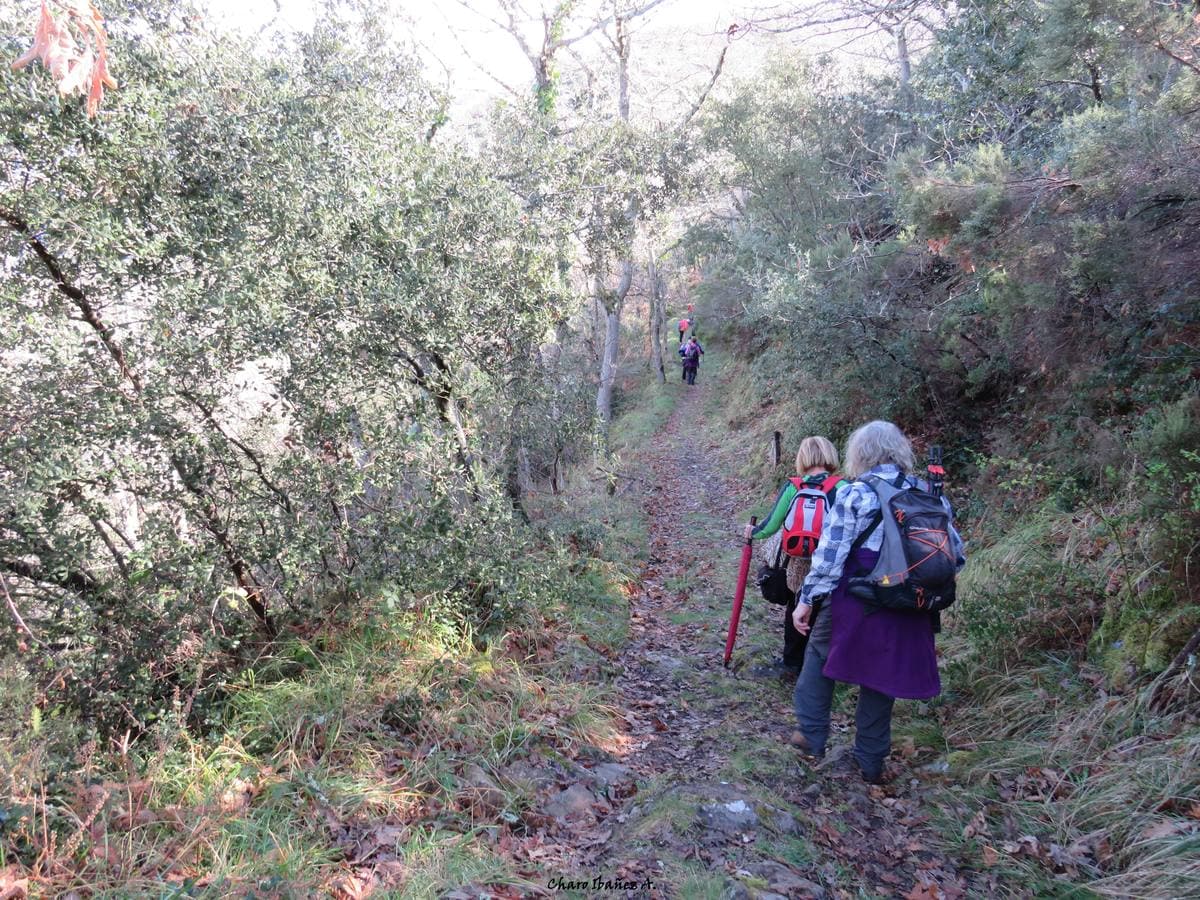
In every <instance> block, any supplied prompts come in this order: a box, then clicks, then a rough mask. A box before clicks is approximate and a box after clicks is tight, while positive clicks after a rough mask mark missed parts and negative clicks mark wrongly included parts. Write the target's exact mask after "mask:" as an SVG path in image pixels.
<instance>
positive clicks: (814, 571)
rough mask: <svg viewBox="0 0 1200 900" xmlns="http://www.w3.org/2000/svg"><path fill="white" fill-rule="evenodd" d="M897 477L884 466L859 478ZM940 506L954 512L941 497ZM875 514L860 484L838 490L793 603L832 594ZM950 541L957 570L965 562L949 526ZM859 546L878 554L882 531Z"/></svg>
mask: <svg viewBox="0 0 1200 900" xmlns="http://www.w3.org/2000/svg"><path fill="white" fill-rule="evenodd" d="M899 474H900V467H899V466H896V465H893V464H892V463H884V464H883V465H882V466H876V467H875V468H873V469H871V470H870V471H869V472H866V473H865V474H864V476H863V477H866V475H878V476H879V477H880V478H886V479H887V480H888V481H893V480H895V478H896V476H897V475H899ZM909 483H910V484H914V483H915V484H921V485H922V486H924V482H921V481H919V480H918V479H915V478H913V477H912V476H909ZM942 503H943V505H945V507H946V509H947V510H948V511H949V512H950V515H951V516H953V515H954V511H953V510H952V509H950V501H949V500H947V499H946V498H945V497H943V498H942ZM878 511H879V495H878V494H876V493H875V492H874V491H873V490H871V488H870V486H869V485H867V484H865V483H864V482H862V481H861V480H859V481H852V482H850V483H849V484H845V485H842V487H840V488H838V492H837V496H835V497H834V499H833V506H832V507H831V508H830V510H829V512H828V513H827V514H826V516H825V522H824V524H823V525H822V527H821V542H820V543H819V544H818V545H817V550H816V552H815V553H814V554H813V560H812V568H811V569H810V570H809V572H808V577H807V578H805V579H804V585H803V586H802V587H801V588H800V596H798V597H797V598H796V602H797V603H803V604H804V605H805V606H810V605H811V604H812V598H813V597H820V596H821V595H822V594H831V593H833V589H834V588H836V587H837V583H838V581H839V580H841V577H842V569H843V567H844V566H845V565H846V559H847V558H848V557H849V556H850V546H851V545H852V544H853V543H854V540H855V538H857V537H858V536H859V535H860V534H862V532H863V531H865V530H866V529H867V528H869V527H870V525H871V519H872V518H873V517H874V515H875V513H877V512H878ZM950 541H951V545H952V546H953V547H954V556H955V559H956V560H957V562H958V568H960V569H961V568H962V567H963V565H964V564H965V563H966V561H967V560H966V556H965V555H964V551H963V540H962V537H960V536H959V533H958V529H956V528H955V527H954V526H953V525H951V526H950ZM862 546H863V549H864V550H878V549H879V548H880V547H882V546H883V529H882V528H876V529H875V532H874V533H873V534H872V535H871V536H870V537H869V538H867V540H866V541H865V542H864V543H863V545H862Z"/></svg>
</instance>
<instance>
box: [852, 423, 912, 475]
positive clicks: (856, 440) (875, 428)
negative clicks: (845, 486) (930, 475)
mask: <svg viewBox="0 0 1200 900" xmlns="http://www.w3.org/2000/svg"><path fill="white" fill-rule="evenodd" d="M884 463H895V464H896V465H897V466H899V467H900V471H902V472H906V473H907V472H912V470H913V468H914V467H915V466H916V461H915V460H914V459H913V449H912V444H911V443H909V440H908V438H906V437H905V436H904V432H902V431H901V430H900V429H899V428H897V427H896V426H895V425H893V424H892V423H891V422H884V421H882V420H879V419H876V420H875V421H874V422H868V423H867V424H866V425H864V426H862V428H859V429H858V430H857V431H856V432H854V434H852V435H850V440H848V441H846V475H847V476H849V477H850V478H860V477H862V475H863V474H864V473H865V472H868V471H870V470H871V469H873V468H875V467H876V466H879V465H883V464H884Z"/></svg>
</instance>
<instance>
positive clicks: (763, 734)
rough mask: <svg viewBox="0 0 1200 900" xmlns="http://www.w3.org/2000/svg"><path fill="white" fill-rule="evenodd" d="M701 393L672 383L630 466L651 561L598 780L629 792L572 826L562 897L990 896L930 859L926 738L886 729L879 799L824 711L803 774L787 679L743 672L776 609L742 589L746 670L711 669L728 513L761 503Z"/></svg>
mask: <svg viewBox="0 0 1200 900" xmlns="http://www.w3.org/2000/svg"><path fill="white" fill-rule="evenodd" d="M713 389H714V388H713V386H712V384H711V383H709V384H705V383H703V382H702V383H701V384H698V385H697V386H695V387H694V388H692V389H690V390H684V392H683V394H682V397H681V399H680V401H679V402H678V403H677V405H676V407H675V410H674V412H673V414H672V415H671V417H670V420H669V421H668V422H667V423H666V424H665V426H664V427H663V428H662V429H661V430H660V431H659V433H658V434H657V436H656V437H655V438H654V439H653V440H652V442H651V443H650V445H649V446H648V447H647V448H645V450H643V451H642V453H641V454H640V457H639V459H638V460H637V463H638V464H639V465H640V467H641V469H642V471H644V472H645V480H644V483H643V484H642V485H641V486H639V487H638V489H639V490H645V491H647V493H646V497H645V501H644V504H645V510H646V513H647V516H648V521H649V534H650V558H649V560H648V562H647V564H646V566H645V569H644V571H643V572H642V576H641V581H640V589H639V591H638V592H637V594H636V596H634V597H633V599H632V612H631V617H632V622H631V638H630V641H629V642H628V644H627V646H626V647H625V649H624V650H623V652H622V654H621V657H620V659H619V660H618V661H617V662H618V665H619V668H620V674H619V676H618V678H617V687H618V690H619V698H620V700H619V702H620V712H621V715H622V717H623V720H624V723H625V726H626V733H625V735H624V738H625V741H626V744H625V748H624V752H623V753H622V754H620V755H618V756H616V757H615V759H613V760H612V762H613V763H616V768H615V770H614V771H616V773H617V776H616V778H610V779H609V780H610V781H615V782H620V781H621V777H620V775H621V768H622V767H626V768H627V769H628V770H631V772H630V773H629V774H630V781H631V782H632V781H635V782H636V785H637V787H634V785H633V784H632V783H626V784H624V785H623V786H622V785H620V784H618V785H616V789H615V790H608V791H607V800H606V801H605V802H604V803H603V804H602V812H601V814H600V816H599V820H598V821H596V822H595V826H594V827H593V828H587V829H582V828H581V829H579V830H578V831H576V832H574V833H575V834H576V835H577V836H578V837H577V839H576V845H575V846H574V847H573V848H572V850H571V852H569V853H568V854H567V856H566V858H565V859H560V863H561V864H562V868H563V870H564V871H565V872H566V873H567V874H568V875H569V878H568V879H567V880H568V881H574V884H573V885H560V886H559V887H563V886H567V887H575V888H577V889H578V890H577V893H580V894H582V895H595V894H598V893H609V895H613V894H612V888H617V889H618V890H617V891H616V894H615V895H618V896H620V895H627V896H639V897H681V898H691V897H710V896H711V897H745V898H751V897H760V898H767V900H775V898H779V897H814V896H818V897H819V896H830V897H855V896H862V895H864V894H865V895H869V896H903V897H908V898H913V900H917V898H939V897H958V896H963V895H964V894H966V893H968V892H969V893H970V894H972V895H978V894H980V893H983V894H988V893H993V891H994V889H995V888H996V885H994V884H988V883H987V882H986V881H984V880H980V879H981V876H978V875H977V874H974V873H970V874H963V873H960V872H958V871H957V870H956V868H955V866H954V865H953V864H952V863H951V862H950V861H949V860H947V859H946V858H944V856H942V855H941V854H940V853H939V852H937V851H936V850H934V849H933V848H935V847H937V846H938V840H937V839H936V837H935V835H934V832H933V830H932V829H931V828H930V827H929V826H928V824H927V823H928V821H929V818H930V816H931V814H934V813H935V812H936V806H935V805H934V804H932V803H930V802H928V800H927V797H926V794H927V792H928V790H929V787H930V786H932V787H933V788H934V789H936V787H937V781H938V778H939V776H938V775H937V774H936V772H937V761H936V760H937V758H938V751H937V750H936V749H935V748H934V747H925V746H923V745H922V742H921V734H920V733H919V731H918V733H916V734H915V735H914V734H909V735H905V734H903V733H902V732H903V727H902V726H901V724H900V723H898V725H897V729H896V731H897V734H896V736H895V744H896V747H897V751H896V752H894V754H893V756H894V757H896V760H895V761H894V763H893V764H894V766H895V767H896V768H897V769H898V770H899V773H900V774H899V777H897V778H896V780H895V781H893V782H892V783H891V784H889V785H887V786H885V787H882V788H881V787H869V786H867V785H865V784H864V783H863V782H862V781H861V779H860V778H859V777H858V775H857V772H856V771H855V770H854V767H853V765H852V763H851V761H850V759H849V755H848V742H849V740H850V737H851V735H850V733H849V728H848V722H849V721H850V719H849V717H848V716H847V715H846V714H845V713H841V712H840V713H838V714H837V715H836V716H835V725H834V728H835V735H834V738H833V741H834V746H833V747H832V748H831V751H830V754H829V756H828V757H827V759H826V760H825V762H823V763H822V764H821V765H820V766H819V767H818V768H816V769H815V770H814V769H813V768H812V767H810V766H809V765H806V764H805V763H804V761H803V760H802V758H801V757H800V756H799V755H798V754H797V753H796V752H795V751H794V750H792V749H791V748H790V747H788V746H787V745H786V742H785V740H784V738H785V737H786V735H787V734H788V733H789V732H790V730H791V728H792V721H793V717H792V712H791V690H792V685H791V684H789V683H785V682H783V681H781V680H779V679H775V678H771V679H765V680H763V679H756V678H753V677H751V675H750V674H749V672H750V669H751V668H752V664H753V663H757V662H765V661H767V660H769V659H771V658H772V657H773V656H777V655H778V652H779V650H780V648H781V645H782V634H781V631H782V618H781V614H782V611H781V610H780V609H779V608H777V607H768V605H767V604H766V602H765V601H763V600H762V599H761V598H760V597H758V596H757V595H756V594H753V595H750V594H752V593H753V592H754V588H753V585H751V587H750V591H748V596H747V598H746V608H745V611H744V614H743V620H742V622H743V624H742V629H741V635H740V637H739V640H738V645H737V648H736V649H735V651H734V653H735V661H736V662H737V663H740V665H736V666H735V669H734V671H732V672H727V671H725V670H724V669H723V668H722V666H721V650H722V646H723V640H724V634H725V628H726V626H727V623H728V615H729V605H730V600H731V598H732V594H733V588H734V580H735V577H736V569H737V559H738V554H739V553H740V542H739V540H738V536H737V531H738V527H737V524H736V522H737V516H738V511H739V510H742V509H745V508H747V507H748V506H749V505H750V504H752V503H753V502H755V499H756V498H754V497H752V496H750V494H749V492H748V490H747V488H746V487H745V486H744V485H740V484H738V483H737V482H736V481H735V480H734V479H733V478H732V477H730V476H729V475H727V474H726V473H728V472H732V471H733V470H734V466H735V464H736V460H735V459H734V458H731V454H736V453H738V452H741V451H739V450H738V448H731V447H729V446H727V444H728V443H729V442H728V439H727V438H726V439H725V440H724V441H722V440H719V438H721V437H723V435H719V434H718V433H717V432H716V430H715V429H710V428H709V427H708V425H707V423H706V421H705V415H704V407H705V402H706V394H707V392H709V391H711V390H713ZM757 499H760V500H761V499H762V498H757ZM838 696H839V701H838V704H839V705H838V706H837V707H836V708H837V709H839V710H841V709H849V708H850V707H848V706H847V705H846V704H847V702H848V700H852V696H851V689H847V688H843V689H840V690H839V695H838ZM898 709H899V707H898ZM943 749H944V748H943ZM931 759H932V760H933V763H932V766H931V765H930V760H931ZM610 768H611V763H610ZM930 770H931V771H930ZM943 795H944V792H943ZM594 811H595V808H594V807H593V813H594ZM610 832H611V833H610ZM597 834H599V837H598V836H597ZM564 839H565V841H566V842H567V843H568V844H570V843H571V841H572V839H571V838H570V837H567V836H565V835H564ZM597 878H598V879H600V881H601V882H603V881H608V882H609V884H599V886H598V883H597V882H596V881H594V880H593V879H597ZM585 881H587V882H588V884H587V886H586V887H585V886H584V884H583V882H585ZM605 888H607V889H608V891H605Z"/></svg>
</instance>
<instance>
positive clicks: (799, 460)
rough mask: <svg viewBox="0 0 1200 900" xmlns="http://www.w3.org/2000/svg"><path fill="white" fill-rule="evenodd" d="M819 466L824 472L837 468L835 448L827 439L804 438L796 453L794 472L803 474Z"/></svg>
mask: <svg viewBox="0 0 1200 900" xmlns="http://www.w3.org/2000/svg"><path fill="white" fill-rule="evenodd" d="M818 466H820V467H821V468H822V469H824V470H825V471H826V472H832V471H833V470H834V469H836V468H837V467H838V452H837V447H835V446H833V442H832V441H831V440H829V438H823V437H806V438H805V439H804V440H802V441H801V442H800V449H799V450H797V451H796V471H797V472H804V471H806V470H808V469H814V468H816V467H818Z"/></svg>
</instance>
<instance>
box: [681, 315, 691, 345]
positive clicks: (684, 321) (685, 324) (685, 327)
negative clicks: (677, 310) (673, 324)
mask: <svg viewBox="0 0 1200 900" xmlns="http://www.w3.org/2000/svg"><path fill="white" fill-rule="evenodd" d="M691 325H692V323H691V322H689V321H688V320H687V319H686V318H684V319H680V320H679V343H681V344H682V343H683V336H684V335H685V334H687V330H688V329H689V328H690V327H691Z"/></svg>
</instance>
